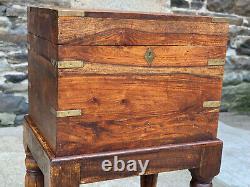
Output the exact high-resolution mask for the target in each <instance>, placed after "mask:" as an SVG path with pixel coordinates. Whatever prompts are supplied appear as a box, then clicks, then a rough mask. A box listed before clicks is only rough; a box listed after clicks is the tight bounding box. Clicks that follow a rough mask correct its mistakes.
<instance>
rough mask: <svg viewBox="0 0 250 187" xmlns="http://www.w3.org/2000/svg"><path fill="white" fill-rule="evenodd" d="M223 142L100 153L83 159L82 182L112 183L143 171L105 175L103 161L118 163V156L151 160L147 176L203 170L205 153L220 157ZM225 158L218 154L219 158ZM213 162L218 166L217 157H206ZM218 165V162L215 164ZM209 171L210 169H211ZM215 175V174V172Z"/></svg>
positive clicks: (124, 158) (124, 159) (120, 157)
mask: <svg viewBox="0 0 250 187" xmlns="http://www.w3.org/2000/svg"><path fill="white" fill-rule="evenodd" d="M221 144H222V143H221V141H219V140H213V141H207V142H206V141H204V142H197V143H190V144H177V145H170V146H162V147H155V148H149V149H141V150H138V151H136V150H135V151H131V152H130V151H127V152H126V151H120V152H114V153H110V154H106V155H105V154H103V155H102V154H100V155H96V156H93V157H91V156H90V157H89V158H86V159H82V161H83V162H82V164H81V181H82V183H83V184H85V183H90V182H98V181H105V180H111V179H116V178H123V177H130V176H135V175H138V174H139V173H140V172H141V171H140V169H138V171H134V172H128V171H126V170H125V171H122V172H115V171H113V170H111V171H110V172H108V174H107V172H105V171H103V170H102V167H101V165H102V161H103V160H110V161H113V160H114V156H118V158H119V159H120V160H123V161H125V163H127V161H129V160H136V161H137V160H142V162H143V163H145V161H146V160H149V165H148V168H147V170H146V174H157V173H160V172H166V171H174V170H180V169H191V168H196V167H199V164H200V163H202V161H201V158H202V157H201V155H202V152H203V150H205V151H206V152H207V153H208V154H209V155H212V154H215V155H218V153H220V152H219V151H216V150H217V149H216V148H217V147H221ZM220 157H221V156H219V155H218V158H220ZM206 159H210V163H212V164H214V162H213V160H216V159H217V158H214V157H210V158H209V157H206ZM215 163H216V161H215ZM207 168H210V167H209V166H207ZM212 172H213V171H212Z"/></svg>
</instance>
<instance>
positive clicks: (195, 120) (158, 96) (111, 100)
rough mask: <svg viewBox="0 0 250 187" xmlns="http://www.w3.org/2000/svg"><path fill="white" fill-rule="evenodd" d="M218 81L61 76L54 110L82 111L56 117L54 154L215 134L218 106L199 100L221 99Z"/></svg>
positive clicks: (173, 77)
mask: <svg viewBox="0 0 250 187" xmlns="http://www.w3.org/2000/svg"><path fill="white" fill-rule="evenodd" d="M221 81H222V79H221V78H216V77H215V78H214V77H210V76H202V75H201V76H199V75H198V76H195V75H191V74H182V73H173V74H169V75H154V76H150V75H147V76H142V75H127V76H117V75H116V76H112V75H108V76H103V75H91V76H63V77H59V82H58V109H59V110H68V109H81V110H82V116H79V117H68V118H63V119H58V121H57V122H58V128H57V130H58V137H57V140H58V145H59V146H58V147H57V150H58V152H57V154H58V155H61V154H72V153H76V152H77V153H79V154H80V153H94V152H100V151H111V150H119V149H120V150H122V149H128V148H138V147H140V146H153V145H163V144H169V143H174V142H175V143H176V142H179V143H180V142H191V141H199V140H207V139H210V138H213V137H216V128H217V122H218V110H215V109H217V108H211V109H207V108H203V102H204V101H207V100H220V94H221V93H220V90H221V83H222V82H221ZM190 87H192V90H190ZM208 90H209V91H208ZM187 98H188V99H187ZM107 137H109V138H107ZM142 142H143V145H142ZM89 145H91V146H89Z"/></svg>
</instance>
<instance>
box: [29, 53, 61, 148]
mask: <svg viewBox="0 0 250 187" xmlns="http://www.w3.org/2000/svg"><path fill="white" fill-rule="evenodd" d="M28 71H29V75H28V80H29V115H30V116H31V117H32V119H33V120H34V121H35V123H37V126H38V128H39V129H40V130H41V132H42V133H43V135H44V136H45V137H46V139H47V141H48V142H49V144H50V146H51V147H52V148H53V149H54V150H55V147H56V117H55V116H54V115H53V114H52V113H51V110H50V108H51V107H53V108H57V75H56V71H55V69H54V67H53V66H52V65H51V64H50V63H48V61H47V60H46V59H44V58H43V57H41V56H39V55H37V54H36V53H35V52H32V51H29V55H28Z"/></svg>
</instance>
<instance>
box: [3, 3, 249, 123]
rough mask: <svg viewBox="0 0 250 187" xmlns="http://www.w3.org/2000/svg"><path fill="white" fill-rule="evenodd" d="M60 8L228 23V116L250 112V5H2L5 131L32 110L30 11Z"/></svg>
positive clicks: (225, 90)
mask: <svg viewBox="0 0 250 187" xmlns="http://www.w3.org/2000/svg"><path fill="white" fill-rule="evenodd" d="M28 5H32V6H48V5H51V6H60V7H74V8H80V7H81V8H95V9H115V10H133V11H152V12H167V13H176V14H189V15H193V14H195V15H211V16H221V17H226V18H228V20H229V22H230V40H229V42H228V52H227V63H226V66H225V69H226V71H225V78H224V88H223V105H222V110H224V111H228V110H229V111H234V110H237V111H250V0H127V1H120V0H95V1H93V0H50V1H45V0H0V126H13V125H19V124H21V122H22V118H23V115H24V114H26V113H27V110H28V99H27V85H28V82H27V48H26V34H27V28H26V20H27V18H26V7H27V6H28Z"/></svg>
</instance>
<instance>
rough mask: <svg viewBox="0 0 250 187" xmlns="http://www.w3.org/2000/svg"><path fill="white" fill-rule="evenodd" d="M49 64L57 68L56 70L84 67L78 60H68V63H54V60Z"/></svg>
mask: <svg viewBox="0 0 250 187" xmlns="http://www.w3.org/2000/svg"><path fill="white" fill-rule="evenodd" d="M51 64H52V65H53V66H54V67H56V68H58V69H64V68H81V67H83V66H84V62H83V61H79V60H72V61H70V60H68V61H56V60H53V59H52V60H51Z"/></svg>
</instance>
